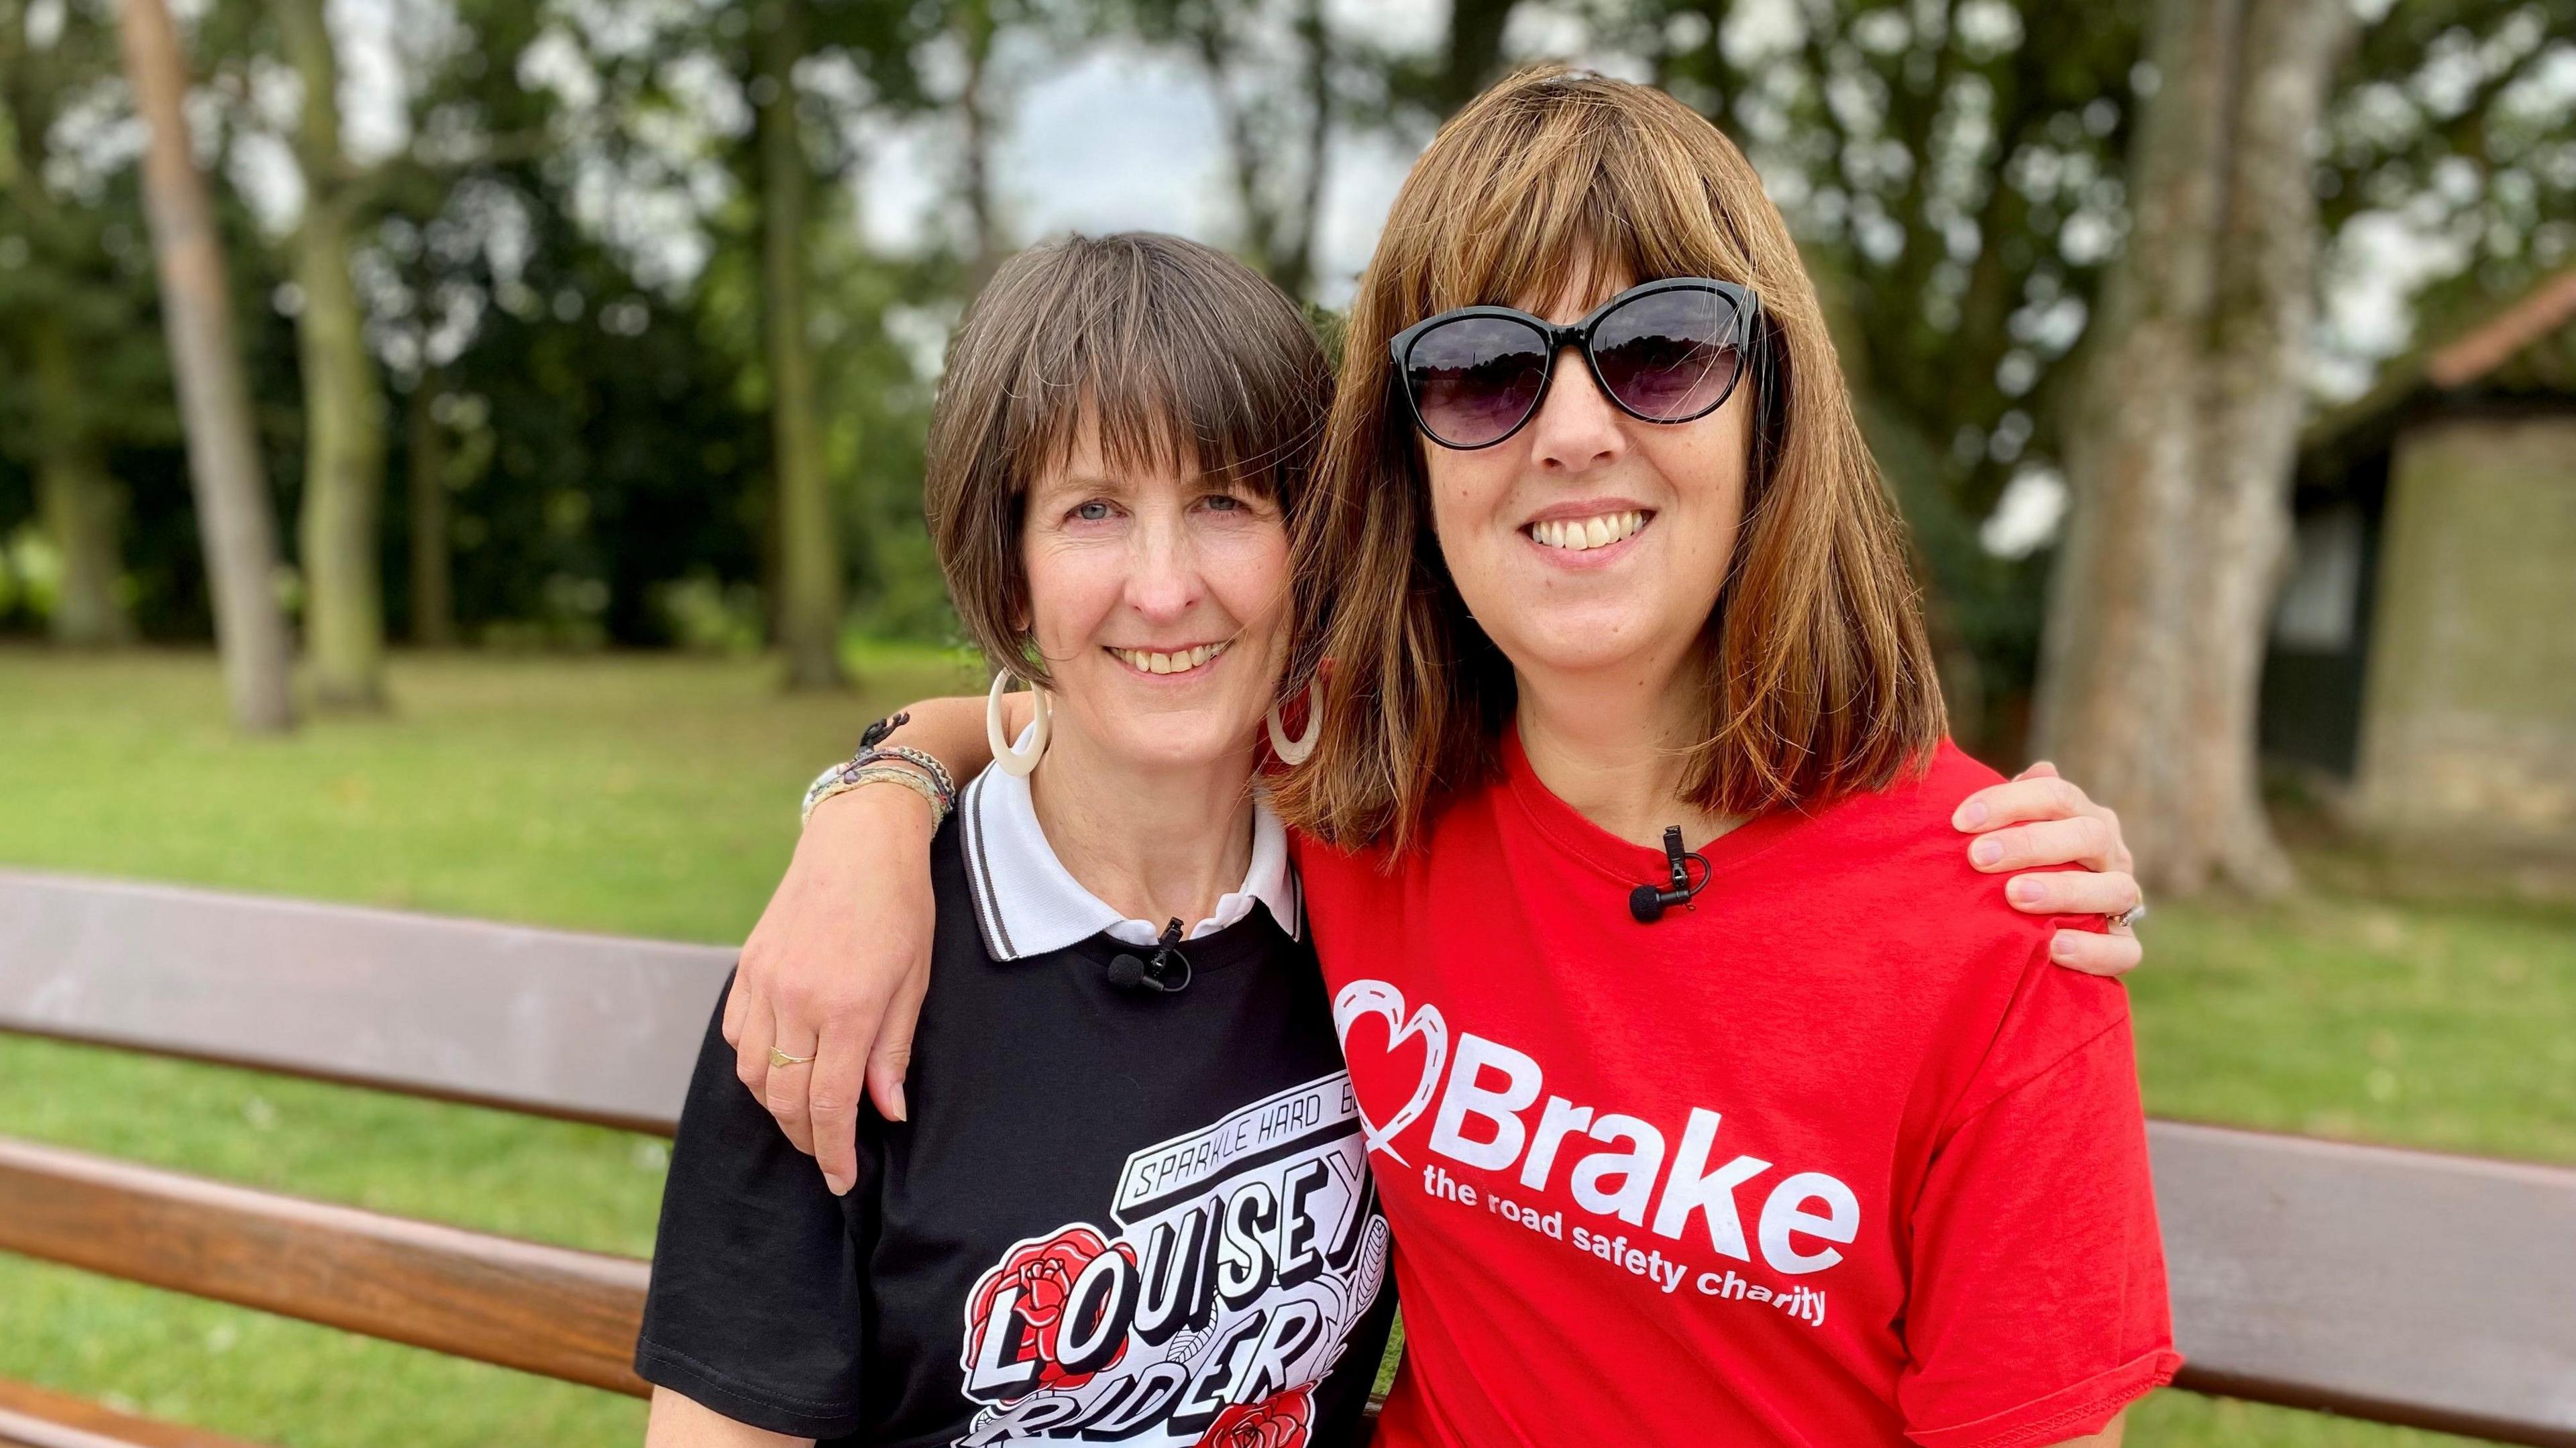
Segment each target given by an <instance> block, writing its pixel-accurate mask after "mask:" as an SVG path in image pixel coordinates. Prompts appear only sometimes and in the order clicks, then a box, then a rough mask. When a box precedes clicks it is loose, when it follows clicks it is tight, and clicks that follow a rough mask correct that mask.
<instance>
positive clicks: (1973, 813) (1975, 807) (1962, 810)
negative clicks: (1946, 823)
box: [1950, 799, 1986, 830]
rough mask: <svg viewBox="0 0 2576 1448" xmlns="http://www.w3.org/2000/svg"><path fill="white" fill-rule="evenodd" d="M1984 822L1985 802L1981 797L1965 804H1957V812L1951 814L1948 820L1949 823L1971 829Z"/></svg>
mask: <svg viewBox="0 0 2576 1448" xmlns="http://www.w3.org/2000/svg"><path fill="white" fill-rule="evenodd" d="M1985 822H1986V802H1985V801H1984V800H1981V799H1972V800H1970V801H1968V802H1967V803H1966V804H1963V805H1961V806H1959V812H1958V814H1956V815H1955V816H1953V817H1952V818H1951V820H1950V823H1952V824H1954V825H1956V826H1958V827H1959V828H1960V829H1963V830H1973V829H1975V828H1976V827H1977V826H1979V825H1981V824H1984V823H1985Z"/></svg>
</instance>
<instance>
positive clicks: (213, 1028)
mask: <svg viewBox="0 0 2576 1448" xmlns="http://www.w3.org/2000/svg"><path fill="white" fill-rule="evenodd" d="M731 958H732V953H731V952H729V951H724V950H717V949H713V948H709V947H699V946H679V945H665V944H660V943H657V942H652V941H639V940H621V939H613V938H609V937H604V936H593V935H574V934H567V933H563V932H556V931H542V930H529V929H522V928H517V927H510V926H500V925H486V924H481V923H477V922H471V921H457V920H442V919H435V918H430V917H424V916H417V915H404V914H398V913H394V912H389V911H380V910H361V909H352V908H349V907H345V906H330V905H313V904H306V903H303V902H299V901H285V900H267V899H257V898H250V897H243V896H233V895H222V894H216V893H213V892H208V891H199V890H182V889H173V888H169V887H161V886H141V885H126V884H115V883H107V882H96V881H88V880H75V879H67V878H62V877H49V876H41V875H27V874H20V873H13V872H9V871H0V1030H16V1031H26V1032H34V1033H40V1034H48V1035H55V1036H62V1037H68V1038H72V1039H79V1040H90V1041H99V1042H104V1043H108V1044H116V1045H124V1046H131V1047H135V1048H138V1049H144V1050H153V1051H161V1052H167V1053H171V1054H178V1055H189V1056H199V1057H208V1058H213V1059H219V1060H229V1061H237V1062H241V1063H244V1064H249V1065H255V1066H260V1067H263V1068H265V1069H269V1070H276V1071H286V1072H293V1073H298V1074H303V1075H312V1076H324V1077H329V1078H333V1079H340V1080H348V1081H355V1082H360V1083H362V1084H366V1085H372V1086H382V1087H387V1088H390V1089H394V1090H401V1091H410V1092H415V1093H421V1094H431V1095H443V1096H452V1097H460V1098H464V1099H470V1100H482V1101H489V1102H493V1103H496V1104H501V1105H506V1106H510V1107H514V1108H516V1109H519V1110H523V1111H531V1112H537V1113H542V1114H547V1115H555V1116H569V1117H576V1118H580V1119H586V1120H594V1121H607V1122H611V1123H614V1124H619V1125H627V1126H633V1127H637V1128H639V1129H647V1130H661V1131H665V1132H667V1131H669V1130H670V1129H671V1126H672V1124H673V1120H674V1117H675V1116H676V1113H677V1111H678V1107H679V1103H680V1100H681V1098H682V1095H683V1092H684V1089H685V1086H686V1083H687V1080H688V1075H689V1071H690V1069H691V1067H692V1065H693V1064H694V1062H695V1060H696V1056H697V1049H698V1042H699V1040H700V1038H701V1037H702V1036H703V1034H704V1032H705V1028H706V1017H707V1012H708V1010H709V1009H710V1008H711V1007H712V1005H713V1003H714V1000H715V996H716V992H717V990H718V989H719V988H720V986H721V983H722V981H723V977H724V972H725V970H726V969H727V968H728V966H729V965H730V962H731ZM2148 1138H2149V1141H2150V1144H2151V1145H2152V1148H2153V1151H2154V1157H2155V1170H2156V1200H2157V1206H2158V1209H2159V1211H2160V1213H2161V1214H2162V1218H2163V1226H2164V1234H2165V1248H2166V1256H2167V1259H2168V1262H2169V1265H2170V1269H2171V1272H2172V1279H2173V1299H2174V1319H2175V1328H2176V1333H2177V1336H2178V1337H2179V1339H2180V1345H2181V1347H2182V1349H2183V1351H2184V1352H2185V1354H2187V1355H2188V1357H2189V1358H2190V1365H2189V1366H2188V1367H2187V1368H2186V1369H2185V1372H2184V1377H2183V1383H2184V1385H2186V1386H2191V1387H2196V1388H2200V1389H2203V1390H2206V1391H2211V1392H2220V1393H2227V1394H2230V1395H2233V1396H2238V1397H2247V1398H2254V1399H2258V1400H2261V1401H2266V1402H2275V1403H2283V1404H2288V1405H2290V1406H2293V1407H2306V1408H2328V1409H2332V1410H2334V1411H2338V1412H2342V1413H2346V1414H2348V1415H2351V1416H2354V1417H2362V1418H2371V1419H2377V1420H2381V1421H2386V1422H2395V1423H2405V1424H2410V1425H2415V1426H2421V1427H2427V1428H2435V1429H2444V1430H2448V1431H2454V1432H2467V1433H2474V1434H2478V1435H2480V1436H2485V1437H2490V1438H2494V1439H2497V1440H2500V1441H2505V1442H2516V1443H2528V1444H2542V1445H2565V1448H2576V1172H2570V1171H2565V1170H2560V1169H2556V1168H2549V1167H2539V1166H2527V1165H2519V1164H2513V1163H2502V1162H2487V1161H2479V1160H2475V1159H2470V1158H2460V1157H2447V1156H2437V1155H2433V1154H2429V1153H2423V1152H2409V1151H2395V1150H2390V1149H2387V1148H2381V1147H2369V1146H2354V1145H2344V1144H2337V1143H2329V1142H2320V1141H2311V1140H2307V1139H2304V1138H2299V1137H2285V1136H2272V1135H2266V1134H2262V1133H2256V1132H2245V1131H2235V1130H2229V1129H2226V1128H2220V1127H2208V1126H2193V1125H2185V1124H2181V1123H2175V1122H2163V1121H2158V1122H2151V1123H2149V1125H2148ZM137 1170H140V1169H137ZM252 1195H254V1196H256V1195H258V1194H252ZM100 1205H101V1206H102V1207H103V1206H104V1203H101V1204H100ZM326 1210H333V1211H336V1210H340V1209H326ZM0 1211H5V1205H0ZM250 1215H251V1216H252V1217H254V1218H256V1217H257V1216H258V1215H259V1214H257V1213H252V1214H250ZM358 1215H359V1216H362V1217H363V1216H364V1215H365V1214H358ZM376 1220H378V1221H382V1220H384V1219H376ZM65 1221H66V1223H68V1221H69V1219H65ZM406 1225H407V1226H408V1225H409V1224H406ZM178 1226H179V1223H177V1222H175V1221H173V1222H169V1223H165V1224H164V1227H163V1229H167V1230H176V1229H177V1228H178ZM66 1230H68V1227H67V1226H66ZM442 1230H443V1229H442ZM146 1235H148V1234H146ZM461 1235H462V1236H464V1237H466V1238H472V1236H473V1234H470V1233H468V1234H461ZM483 1240H487V1241H488V1240H490V1239H483ZM141 1245H143V1246H148V1243H147V1244H141ZM10 1246H12V1243H11V1242H9V1241H7V1240H0V1247H10ZM137 1249H138V1250H139V1249H140V1248H139V1247H138V1248H137ZM17 1250H31V1249H28V1248H24V1247H20V1248H17ZM540 1250H547V1251H551V1250H554V1249H540ZM44 1255H54V1254H51V1253H46V1254H44ZM59 1260H72V1259H70V1258H68V1257H62V1258H59ZM597 1260H606V1261H614V1260H617V1259H597ZM83 1265H92V1266H95V1268H96V1270H100V1271H106V1272H113V1273H118V1274H119V1275H135V1274H133V1273H132V1272H129V1271H126V1270H124V1269H121V1268H120V1267H118V1266H117V1265H115V1264H114V1263H113V1262H110V1261H108V1260H106V1259H105V1256H104V1255H94V1256H93V1258H92V1259H91V1260H89V1261H86V1262H84V1263H83ZM632 1268H633V1270H634V1271H636V1272H637V1273H639V1274H640V1272H641V1270H642V1268H641V1264H632ZM155 1270H158V1269H155ZM146 1280H160V1279H146ZM640 1282H641V1278H640V1275H639V1276H638V1277H637V1279H636V1283H637V1290H639V1291H640ZM165 1285H177V1286H183V1287H184V1290H190V1291H196V1290H199V1289H198V1288H196V1287H188V1286H185V1284H180V1283H165ZM422 1285H423V1286H424V1288H426V1287H428V1286H429V1285H431V1283H430V1282H429V1281H428V1280H426V1279H424V1281H423V1283H422ZM229 1290H238V1289H229ZM440 1290H446V1288H445V1287H444V1286H443V1285H441V1287H440ZM206 1295H211V1296H226V1295H227V1292H226V1291H216V1292H210V1293H208V1294H206ZM230 1300H235V1301H240V1300H244V1299H243V1298H241V1297H238V1296H235V1297H232V1298H231V1299H230ZM277 1310H281V1311H294V1310H295V1309H293V1308H279V1309H277ZM299 1315H301V1314H299ZM343 1325H352V1324H343ZM358 1330H360V1331H373V1330H375V1329H373V1328H368V1327H363V1326H361V1327H359V1328H358ZM625 1330H626V1331H628V1332H629V1333H630V1334H631V1331H632V1324H631V1320H629V1321H627V1323H626V1327H625ZM451 1350H455V1349H451ZM625 1350H626V1344H625V1343H620V1344H618V1346H617V1364H618V1365H617V1371H618V1372H623V1371H624V1353H625ZM469 1355H472V1354H471V1353H469ZM590 1361H594V1362H595V1361H596V1359H591V1360H590ZM521 1365H522V1366H524V1364H521ZM537 1370H538V1371H546V1369H542V1368H541V1369H537ZM559 1375H561V1376H576V1377H578V1375H577V1374H572V1373H563V1374H559ZM578 1380H581V1381H592V1380H593V1379H591V1378H578Z"/></svg>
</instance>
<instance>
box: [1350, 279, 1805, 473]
mask: <svg viewBox="0 0 2576 1448" xmlns="http://www.w3.org/2000/svg"><path fill="white" fill-rule="evenodd" d="M1761 310H1762V309H1761V303H1760V302H1759V301H1757V300H1756V299H1755V297H1754V295H1753V291H1752V289H1751V288H1750V287H1742V286H1738V285H1736V284H1735V283H1733V282H1721V281H1714V280H1711V279H1710V278H1708V277H1667V278H1665V279H1663V280H1661V281H1652V282H1647V283H1645V284H1644V285H1642V286H1634V287H1630V288H1629V289H1628V290H1626V291H1624V292H1621V293H1620V294H1619V295H1617V296H1615V297H1612V298H1611V299H1610V300H1608V301H1606V302H1603V303H1602V304H1601V305H1600V306H1599V307H1597V308H1595V309H1594V310H1593V312H1592V315H1590V316H1588V317H1585V318H1584V319H1583V320H1582V321H1580V322H1576V323H1575V324H1573V325H1572V326H1568V327H1559V326H1555V325H1553V324H1551V323H1549V322H1548V321H1547V320H1546V319H1545V318H1543V317H1533V316H1531V315H1530V314H1529V313H1527V312H1523V311H1519V310H1516V309H1514V308H1511V307H1460V308H1459V309H1458V310H1456V311H1454V312H1442V313H1441V314H1439V315H1438V316H1436V317H1426V318H1424V319H1423V320H1421V321H1419V322H1416V323H1414V324H1413V325H1412V326H1410V327H1407V328H1405V329H1404V330H1403V331H1401V332H1398V333H1396V334H1395V338H1394V340H1393V341H1390V342H1389V343H1387V352H1388V355H1390V356H1392V357H1393V358H1394V359H1395V373H1396V377H1397V378H1398V380H1399V381H1400V382H1401V384H1402V386H1403V388H1404V401H1405V405H1406V406H1407V407H1409V408H1411V409H1412V411H1413V425H1414V426H1416V427H1418V428H1421V429H1422V435H1423V436H1424V437H1427V438H1429V439H1431V440H1432V441H1433V442H1436V443H1438V444H1440V445H1441V446H1442V447H1445V448H1456V449H1459V450H1461V451H1466V450H1471V449H1475V448H1480V447H1492V446H1493V445H1494V444H1496V443H1498V442H1501V441H1502V440H1503V439H1505V438H1507V437H1510V436H1511V435H1512V434H1513V433H1516V432H1518V431H1520V430H1521V426H1522V424H1524V423H1527V422H1528V421H1529V420H1530V419H1531V418H1532V417H1535V416H1536V415H1537V414H1538V409H1539V404H1540V403H1541V402H1544V401H1545V400H1546V399H1547V386H1548V383H1549V381H1550V380H1551V379H1552V378H1553V377H1554V376H1555V372H1556V356H1557V354H1558V353H1559V352H1562V351H1564V350H1565V349H1566V348H1568V347H1572V348H1575V349H1577V350H1579V351H1581V352H1582V354H1583V362H1584V365H1585V366H1587V367H1590V368H1591V369H1592V380H1593V381H1595V382H1597V383H1599V384H1601V391H1602V394H1603V395H1604V396H1607V397H1608V398H1609V399H1610V400H1611V402H1613V403H1615V404H1617V406H1618V408H1619V410H1620V411H1622V412H1624V413H1626V414H1628V415H1629V416H1630V417H1634V418H1637V419H1639V420H1640V421H1644V422H1689V421H1692V420H1693V419H1695V418H1702V417H1706V416H1708V415H1709V414H1710V413H1712V412H1715V411H1716V410H1717V409H1718V408H1719V407H1721V406H1723V405H1724V404H1725V402H1726V399H1727V397H1728V396H1729V395H1731V394H1732V393H1733V392H1734V391H1735V384H1736V383H1737V382H1738V381H1739V380H1741V379H1742V377H1743V375H1744V355H1745V348H1746V346H1747V343H1748V340H1749V339H1750V338H1751V337H1752V335H1753V328H1754V325H1755V323H1756V321H1757V320H1758V319H1759V318H1760V316H1761Z"/></svg>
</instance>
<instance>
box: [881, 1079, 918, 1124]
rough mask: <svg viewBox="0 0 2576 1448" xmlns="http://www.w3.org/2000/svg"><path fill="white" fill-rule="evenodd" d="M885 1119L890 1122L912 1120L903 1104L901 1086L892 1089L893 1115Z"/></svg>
mask: <svg viewBox="0 0 2576 1448" xmlns="http://www.w3.org/2000/svg"><path fill="white" fill-rule="evenodd" d="M887 1119H888V1120H891V1121H909V1120H911V1119H912V1117H911V1113H910V1111H909V1109H908V1108H906V1107H905V1105H904V1104H903V1087H902V1086H901V1085H897V1086H896V1087H895V1088H894V1115H893V1116H891V1117H889V1118H887Z"/></svg>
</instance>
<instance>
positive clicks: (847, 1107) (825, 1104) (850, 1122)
mask: <svg viewBox="0 0 2576 1448" xmlns="http://www.w3.org/2000/svg"><path fill="white" fill-rule="evenodd" d="M933 831H934V822H933V820H932V818H931V812H930V809H929V807H928V806H927V805H926V804H925V803H924V802H923V800H922V798H921V797H920V796H919V795H917V794H915V793H913V792H912V791H911V790H908V789H903V788H900V787H898V786H892V785H873V786H869V787H865V788H861V789H854V790H851V791H849V792H848V793H846V794H842V795H837V796H834V797H833V798H831V799H828V800H825V801H824V802H823V803H822V804H820V805H818V806H816V807H815V810H814V816H813V818H812V820H810V821H809V822H808V823H807V825H806V827H805V833H804V835H803V836H802V837H801V838H799V839H798V841H797V844H796V855H795V858H794V859H793V860H792V861H790V862H789V864H788V867H787V874H786V877H785V878H783V879H781V880H780V881H779V882H778V890H777V892H776V893H775V894H773V895H771V896H770V897H769V907H768V908H767V909H766V910H763V911H762V912H761V914H760V923H759V924H757V925H754V926H753V927H752V930H751V936H750V938H749V939H747V940H745V941H744V942H743V947H742V957H741V961H740V963H739V964H738V965H736V967H735V969H734V982H733V993H732V994H731V995H730V996H729V997H727V999H726V1002H725V1016H724V1036H725V1040H726V1041H727V1042H729V1043H731V1044H732V1046H733V1048H734V1053H735V1074H736V1075H738V1076H739V1077H741V1079H742V1084H743V1085H744V1086H746V1087H748V1088H750V1090H751V1093H752V1094H753V1095H754V1096H756V1097H758V1098H759V1099H760V1101H761V1104H763V1105H764V1106H767V1107H768V1108H769V1114H770V1115H772V1116H775V1117H777V1118H778V1125H779V1127H780V1129H782V1130H784V1131H785V1132H786V1133H787V1137H788V1139H789V1140H790V1141H793V1142H795V1143H796V1148H797V1150H799V1151H803V1152H806V1153H808V1154H810V1155H812V1156H813V1157H814V1158H815V1160H816V1162H817V1164H818V1165H820V1166H821V1167H822V1170H823V1178H824V1180H825V1181H826V1182H828V1183H830V1185H831V1188H832V1190H833V1191H835V1192H846V1191H848V1190H849V1189H850V1184H851V1183H852V1182H853V1181H855V1180H856V1179H857V1176H858V1144H857V1139H858V1121H859V1101H860V1098H861V1094H862V1092H864V1093H865V1095H866V1096H867V1097H868V1098H869V1099H872V1100H874V1101H875V1102H876V1104H877V1110H878V1112H879V1113H880V1114H881V1115H883V1116H884V1117H885V1118H886V1119H887V1120H889V1121H901V1120H903V1119H904V1115H905V1108H904V1100H903V1074H904V1068H905V1067H906V1066H907V1065H908V1064H909V1063H910V1061H911V1058H912V1032H913V1023H914V1021H915V1020H916V1019H917V1018H918V1017H919V1016H920V1014H921V1000H922V996H923V994H924V993H925V992H927V991H928V990H929V988H930V942H931V936H932V933H933V929H934V926H935V924H936V917H937V908H936V906H935V904H934V903H933V901H932V898H931V890H930V849H929V842H930V837H931V835H932V833H933ZM773 1048H775V1049H776V1050H778V1051H781V1052H784V1053H785V1054H786V1055H787V1056H789V1057H795V1058H804V1059H801V1060H799V1061H797V1062H796V1063H795V1064H790V1065H784V1066H780V1065H774V1064H772V1062H773V1059H774V1058H773V1057H772V1056H771V1055H770V1052H771V1050H772V1049H773Z"/></svg>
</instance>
